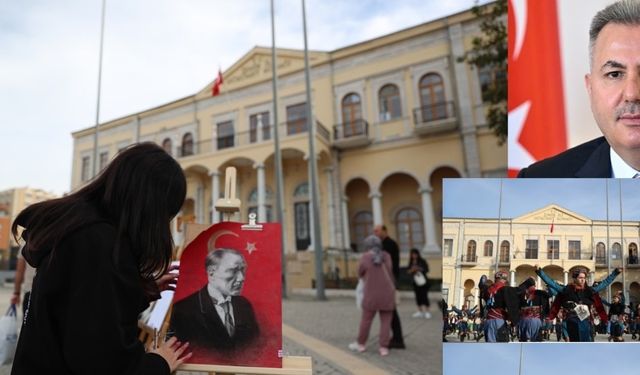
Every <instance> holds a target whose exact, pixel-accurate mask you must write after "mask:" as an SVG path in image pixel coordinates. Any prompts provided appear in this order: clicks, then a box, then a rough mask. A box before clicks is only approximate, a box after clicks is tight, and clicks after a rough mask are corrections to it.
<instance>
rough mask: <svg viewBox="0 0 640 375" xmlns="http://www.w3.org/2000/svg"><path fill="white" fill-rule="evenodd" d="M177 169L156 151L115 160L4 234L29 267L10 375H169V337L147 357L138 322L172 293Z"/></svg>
mask: <svg viewBox="0 0 640 375" xmlns="http://www.w3.org/2000/svg"><path fill="white" fill-rule="evenodd" d="M185 194H186V180H185V176H184V173H183V172H182V169H181V168H180V165H179V164H178V163H177V162H176V161H175V160H174V159H173V158H172V157H171V156H170V155H168V154H167V153H166V152H165V151H164V150H163V149H162V148H160V147H159V146H157V145H155V144H153V143H142V144H137V145H133V146H131V147H129V148H127V149H125V150H123V151H121V152H120V153H119V154H118V155H117V156H116V158H115V159H114V160H113V161H112V162H111V163H110V164H109V166H107V168H106V169H105V170H104V171H103V172H102V173H101V174H100V175H99V176H98V177H97V178H96V179H95V180H94V181H92V182H91V183H89V184H88V185H87V186H85V187H83V188H82V189H80V190H79V191H77V192H75V193H72V194H70V195H68V196H65V197H63V198H59V199H53V200H49V201H46V202H41V203H38V204H34V205H31V206H29V207H27V208H26V209H25V210H23V211H22V212H21V213H20V214H19V215H18V217H17V218H16V219H15V221H14V223H13V226H12V228H11V230H12V233H13V235H14V237H16V239H18V238H19V237H20V236H19V233H20V230H19V227H22V228H23V229H24V230H23V231H22V232H21V237H22V239H23V240H24V241H25V245H24V248H23V255H24V257H25V259H26V260H27V262H29V264H31V265H32V266H34V267H36V269H37V271H36V276H35V278H34V281H33V288H32V291H31V296H30V298H29V300H28V301H24V303H26V304H27V308H26V313H25V317H24V321H23V325H22V330H21V333H20V338H19V341H18V347H17V350H16V354H15V358H14V362H13V369H12V374H44V373H47V374H72V373H73V374H169V373H170V372H172V371H174V370H175V369H176V368H177V367H178V366H179V365H180V364H181V363H182V362H183V361H184V360H186V359H188V358H189V357H190V354H186V355H183V354H184V352H185V350H186V348H187V346H188V344H182V343H180V342H177V340H176V339H175V338H172V339H170V340H169V341H167V342H165V343H163V344H162V345H161V346H160V347H159V348H157V349H155V350H153V351H151V352H149V353H145V350H144V347H143V345H142V343H141V342H140V341H139V340H138V338H137V328H138V325H137V323H138V314H139V313H140V312H141V311H143V310H144V309H145V308H146V307H147V306H148V305H149V302H150V301H152V300H155V299H157V298H159V296H160V291H161V289H170V288H171V285H170V284H171V283H172V282H175V276H170V275H168V274H167V270H168V268H169V265H170V262H171V256H172V252H173V240H172V237H171V231H170V222H171V219H172V218H173V217H174V216H175V215H176V214H177V213H178V211H179V210H180V208H181V207H182V204H183V202H184V198H185Z"/></svg>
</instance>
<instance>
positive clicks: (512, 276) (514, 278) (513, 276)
mask: <svg viewBox="0 0 640 375" xmlns="http://www.w3.org/2000/svg"><path fill="white" fill-rule="evenodd" d="M509 274H510V275H511V286H516V271H509Z"/></svg>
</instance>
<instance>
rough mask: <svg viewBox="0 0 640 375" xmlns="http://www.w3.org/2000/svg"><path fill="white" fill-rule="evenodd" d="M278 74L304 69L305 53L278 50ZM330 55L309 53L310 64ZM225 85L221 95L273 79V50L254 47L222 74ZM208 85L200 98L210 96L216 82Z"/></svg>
mask: <svg viewBox="0 0 640 375" xmlns="http://www.w3.org/2000/svg"><path fill="white" fill-rule="evenodd" d="M276 55H277V56H276V58H277V62H278V65H277V73H278V76H279V77H280V76H283V75H286V74H289V73H292V72H295V71H301V70H303V69H304V52H303V51H299V50H289V49H277V51H276ZM328 56H329V55H328V53H325V52H317V51H313V52H311V51H309V63H310V64H311V65H313V64H314V63H316V62H319V61H321V60H323V59H325V58H328ZM215 75H216V73H214V77H213V79H215ZM222 77H223V82H224V83H223V84H222V86H221V94H224V92H225V91H229V90H234V89H238V88H241V87H245V86H250V85H253V84H256V83H259V82H262V81H267V80H270V79H271V49H270V48H265V47H254V48H253V49H252V50H251V51H249V52H248V53H247V54H246V55H244V56H243V57H242V58H241V59H240V60H238V61H237V62H236V63H235V64H233V66H231V67H230V68H229V69H227V70H225V71H223V72H222ZM213 79H212V81H211V82H210V83H209V84H208V85H207V87H205V88H204V89H203V90H202V91H200V93H198V95H197V96H198V97H201V96H203V95H204V96H208V95H209V96H210V95H211V88H212V86H213V82H214V80H213Z"/></svg>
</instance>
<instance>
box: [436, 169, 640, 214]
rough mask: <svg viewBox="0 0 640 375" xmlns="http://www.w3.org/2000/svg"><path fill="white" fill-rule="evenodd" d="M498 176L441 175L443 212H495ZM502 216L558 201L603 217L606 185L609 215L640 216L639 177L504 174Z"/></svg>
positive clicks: (605, 210) (605, 207)
mask: <svg viewBox="0 0 640 375" xmlns="http://www.w3.org/2000/svg"><path fill="white" fill-rule="evenodd" d="M500 181H501V180H500V179H497V178H492V179H487V178H473V179H468V178H467V179H446V180H445V181H444V199H443V216H444V217H470V218H497V217H498V210H499V209H500V207H499V202H500ZM502 182H503V184H502V207H501V216H502V217H503V218H514V217H518V216H521V215H523V214H526V213H529V212H532V211H535V210H538V209H540V208H543V207H544V206H546V205H549V204H557V205H559V206H561V207H564V208H566V209H569V210H571V211H573V212H575V213H577V214H580V215H582V216H586V217H588V218H590V219H602V220H605V219H606V218H607V195H606V191H607V187H606V185H605V184H608V193H609V200H608V203H609V220H620V192H622V217H623V219H624V220H640V194H638V191H640V181H639V180H636V179H619V180H614V179H583V178H580V179H578V178H572V179H562V178H560V179H552V178H550V179H528V178H521V179H503V180H502Z"/></svg>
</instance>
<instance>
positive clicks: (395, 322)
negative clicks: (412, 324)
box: [373, 225, 405, 349]
mask: <svg viewBox="0 0 640 375" xmlns="http://www.w3.org/2000/svg"><path fill="white" fill-rule="evenodd" d="M373 233H374V234H375V235H376V236H378V238H380V239H381V240H382V250H384V251H386V252H387V253H389V255H390V256H391V267H392V269H393V277H394V278H395V282H396V288H397V285H398V279H399V278H400V248H399V247H398V243H397V242H396V241H394V240H393V239H392V238H391V237H389V234H388V233H387V227H386V226H384V225H376V226H375V227H374V228H373ZM391 331H392V332H393V334H392V337H391V341H390V342H389V348H394V349H404V348H405V344H404V336H403V335H402V324H401V323H400V316H399V315H398V309H397V308H395V309H393V318H392V320H391Z"/></svg>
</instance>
